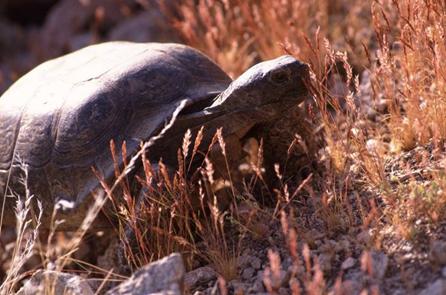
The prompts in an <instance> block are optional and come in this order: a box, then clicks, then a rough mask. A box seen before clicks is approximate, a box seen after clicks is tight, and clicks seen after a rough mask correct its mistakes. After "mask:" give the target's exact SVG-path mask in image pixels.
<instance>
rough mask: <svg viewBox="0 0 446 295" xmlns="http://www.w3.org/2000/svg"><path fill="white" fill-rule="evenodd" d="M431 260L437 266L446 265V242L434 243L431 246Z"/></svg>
mask: <svg viewBox="0 0 446 295" xmlns="http://www.w3.org/2000/svg"><path fill="white" fill-rule="evenodd" d="M429 259H430V260H431V261H432V262H433V263H435V264H436V265H446V242H445V241H434V242H432V244H431V246H430V251H429Z"/></svg>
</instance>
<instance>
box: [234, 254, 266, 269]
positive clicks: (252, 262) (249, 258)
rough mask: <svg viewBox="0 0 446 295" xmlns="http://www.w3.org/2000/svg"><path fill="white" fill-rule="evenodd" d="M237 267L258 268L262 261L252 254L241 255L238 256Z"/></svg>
mask: <svg viewBox="0 0 446 295" xmlns="http://www.w3.org/2000/svg"><path fill="white" fill-rule="evenodd" d="M237 267H238V268H240V269H245V268H248V267H252V268H254V269H255V270H259V269H260V268H261V267H262V261H261V260H260V259H259V258H258V257H256V256H253V255H242V256H240V257H239V258H238V261H237Z"/></svg>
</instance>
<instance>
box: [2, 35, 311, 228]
mask: <svg viewBox="0 0 446 295" xmlns="http://www.w3.org/2000/svg"><path fill="white" fill-rule="evenodd" d="M307 77H308V67H307V66H306V65H305V64H303V63H301V62H299V61H298V60H296V59H295V58H293V57H291V56H282V57H279V58H277V59H274V60H270V61H266V62H263V63H259V64H257V65H255V66H253V67H252V68H250V69H249V70H247V71H246V72H245V73H244V74H242V75H241V76H240V77H239V78H238V79H236V80H234V81H232V80H231V79H230V78H229V77H228V75H227V74H226V73H225V72H224V71H222V70H221V69H220V68H219V67H218V66H217V65H216V64H215V63H214V62H212V61H211V60H210V59H209V58H208V57H206V56H205V55H204V54H202V53H200V52H199V51H197V50H195V49H193V48H190V47H188V46H185V45H179V44H161V43H130V42H109V43H103V44H98V45H92V46H89V47H86V48H84V49H81V50H78V51H76V52H73V53H70V54H68V55H65V56H62V57H59V58H56V59H53V60H50V61H47V62H45V63H43V64H41V65H39V66H38V67H36V68H35V69H33V70H32V71H31V72H29V73H28V74H26V75H25V76H23V77H22V78H21V79H19V80H18V81H17V82H16V83H15V84H14V85H12V86H11V87H10V89H9V90H7V91H6V92H5V93H4V94H3V96H2V97H1V98H0V147H1V149H0V196H1V199H2V201H3V202H2V203H4V206H5V208H4V209H5V210H4V219H3V221H4V222H6V223H11V222H13V221H14V215H13V214H12V212H13V207H14V204H15V199H14V198H12V194H11V192H12V191H13V190H15V191H17V192H18V193H19V194H22V193H23V190H21V189H20V187H22V186H21V185H20V177H21V176H23V173H21V171H22V169H21V168H20V167H21V166H22V165H23V164H25V166H26V167H27V171H28V177H27V179H26V184H27V187H28V188H29V191H30V192H31V193H32V194H34V195H35V196H36V197H37V198H39V199H40V200H41V201H42V203H43V207H44V210H43V211H44V214H43V220H42V223H43V226H47V225H48V224H49V220H50V217H51V214H52V210H53V207H54V205H55V203H56V202H58V201H65V202H68V203H70V204H73V206H72V208H71V209H69V210H68V209H67V210H62V211H61V212H59V215H58V217H59V218H63V219H65V220H66V222H65V223H63V224H62V225H61V226H60V227H59V228H60V229H67V230H70V229H74V228H76V227H77V226H79V224H80V223H81V221H82V220H83V218H84V217H85V212H86V208H87V207H88V206H89V204H91V200H92V196H91V192H92V191H94V190H95V189H97V188H98V187H99V183H98V180H97V178H96V177H95V175H94V174H93V172H92V166H94V167H95V168H96V169H97V170H98V171H100V172H101V173H102V174H103V175H104V176H105V177H107V178H111V177H113V162H112V158H111V155H110V150H109V142H110V140H111V139H113V140H114V141H115V142H116V143H117V146H120V143H121V142H123V141H124V140H125V141H126V144H127V151H128V154H129V155H131V154H134V153H135V152H136V151H137V150H138V149H139V147H140V143H141V141H146V140H148V139H149V138H151V137H152V136H153V135H155V134H156V133H157V132H159V130H160V129H161V128H162V127H163V126H164V125H165V122H166V121H168V120H169V119H170V118H171V116H172V114H173V113H174V112H175V110H177V108H178V106H179V104H180V101H184V102H185V103H186V107H185V108H184V109H183V110H182V111H181V113H180V114H179V116H178V117H177V119H176V121H175V123H174V125H173V126H172V127H171V128H170V129H169V130H168V132H167V134H166V135H165V136H164V137H162V138H161V139H160V141H159V143H158V142H157V143H156V144H155V145H154V146H153V147H151V149H150V152H149V155H150V158H151V160H154V161H157V159H159V157H163V159H164V161H165V162H167V163H173V162H174V161H175V160H176V149H177V148H178V147H179V145H180V144H181V139H182V137H183V135H184V133H185V131H186V130H187V129H194V128H195V129H197V128H199V127H200V126H202V125H205V126H206V127H208V126H209V128H208V129H214V131H215V128H217V127H223V131H224V134H225V135H227V136H231V135H232V136H236V137H242V136H243V135H244V134H245V133H246V132H247V131H248V130H249V129H250V128H251V127H252V126H254V125H255V124H256V123H259V122H265V121H268V120H273V119H274V118H277V117H279V116H281V114H283V113H284V112H286V111H287V109H289V108H290V107H291V106H294V105H296V104H297V103H299V102H301V101H303V100H304V98H305V97H306V94H307V91H306V88H305V85H304V80H305V79H306V78H307ZM209 131H210V132H209V133H212V130H209ZM172 151H173V152H172ZM118 152H119V151H118ZM98 219H100V218H98ZM103 221H104V223H101V222H100V221H98V222H97V226H98V227H101V226H107V225H106V224H107V222H106V221H105V220H103ZM101 224H102V225H101Z"/></svg>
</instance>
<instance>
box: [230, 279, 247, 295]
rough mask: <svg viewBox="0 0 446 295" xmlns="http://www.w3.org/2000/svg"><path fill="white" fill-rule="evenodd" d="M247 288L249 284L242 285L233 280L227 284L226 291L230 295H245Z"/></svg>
mask: <svg viewBox="0 0 446 295" xmlns="http://www.w3.org/2000/svg"><path fill="white" fill-rule="evenodd" d="M249 287H250V284H247V283H243V282H240V281H237V280H233V281H230V282H229V283H228V289H229V290H230V293H231V294H245V292H246V291H247V290H248V289H249ZM231 291H232V292H231Z"/></svg>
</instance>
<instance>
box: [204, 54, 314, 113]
mask: <svg viewBox="0 0 446 295" xmlns="http://www.w3.org/2000/svg"><path fill="white" fill-rule="evenodd" d="M308 79H309V68H308V66H307V65H306V64H304V63H301V62H300V61H298V60H297V59H295V58H294V57H292V56H290V55H284V56H281V57H278V58H276V59H273V60H269V61H265V62H261V63H259V64H256V65H254V66H253V67H251V68H250V69H248V70H247V71H246V72H244V73H243V74H242V75H241V76H240V77H238V78H237V79H236V80H234V81H233V82H232V83H231V84H230V85H229V87H228V88H227V89H226V90H225V91H223V92H222V93H221V94H220V95H218V96H217V97H216V98H215V100H214V102H213V104H212V105H211V106H210V107H208V108H207V110H208V111H211V112H212V111H224V112H232V111H238V110H246V109H258V108H261V107H265V106H269V110H270V111H274V110H275V111H280V110H281V109H284V108H287V107H289V106H290V105H297V104H299V103H300V102H302V101H303V100H305V98H306V97H307V95H308V89H307V86H306V82H307V81H308ZM271 107H273V108H271ZM264 109H265V108H264ZM267 109H268V108H267ZM276 113H277V112H276Z"/></svg>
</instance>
